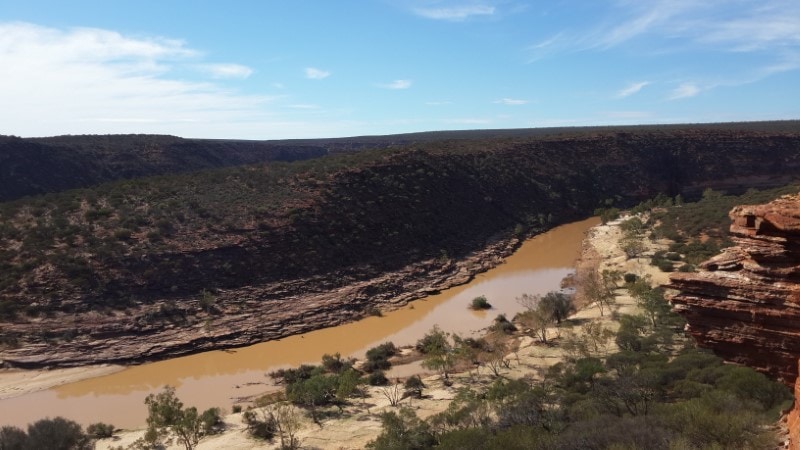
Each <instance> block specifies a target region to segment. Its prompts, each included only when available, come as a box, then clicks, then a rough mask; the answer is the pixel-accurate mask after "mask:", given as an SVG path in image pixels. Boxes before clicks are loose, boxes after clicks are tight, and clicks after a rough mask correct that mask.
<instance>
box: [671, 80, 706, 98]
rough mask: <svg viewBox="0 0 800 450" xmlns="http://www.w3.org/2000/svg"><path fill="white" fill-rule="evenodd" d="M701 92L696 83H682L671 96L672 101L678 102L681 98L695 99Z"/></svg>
mask: <svg viewBox="0 0 800 450" xmlns="http://www.w3.org/2000/svg"><path fill="white" fill-rule="evenodd" d="M700 91H701V89H700V87H698V86H697V85H696V84H695V83H681V84H680V85H679V86H678V87H676V88H675V89H673V90H672V93H670V95H669V99H670V100H678V99H681V98H689V97H694V96H695V95H697V94H699V93H700Z"/></svg>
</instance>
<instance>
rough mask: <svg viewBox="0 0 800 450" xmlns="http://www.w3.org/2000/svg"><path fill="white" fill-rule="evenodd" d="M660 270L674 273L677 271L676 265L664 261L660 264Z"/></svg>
mask: <svg viewBox="0 0 800 450" xmlns="http://www.w3.org/2000/svg"><path fill="white" fill-rule="evenodd" d="M658 269H659V270H661V271H662V272H672V271H674V270H675V265H674V264H673V263H672V261H669V260H666V259H662V260H661V261H659V262H658Z"/></svg>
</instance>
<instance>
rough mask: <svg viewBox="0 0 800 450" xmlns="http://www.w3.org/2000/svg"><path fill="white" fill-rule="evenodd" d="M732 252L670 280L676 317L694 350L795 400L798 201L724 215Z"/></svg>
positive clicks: (799, 331)
mask: <svg viewBox="0 0 800 450" xmlns="http://www.w3.org/2000/svg"><path fill="white" fill-rule="evenodd" d="M729 216H730V218H731V219H732V221H733V223H732V225H731V228H730V230H731V235H732V240H733V242H734V243H735V246H733V247H730V248H726V249H724V250H723V251H722V253H720V254H719V255H717V256H715V257H713V258H711V259H709V260H708V261H706V262H704V263H703V264H701V266H700V269H701V270H700V271H699V272H697V273H676V274H673V275H672V276H671V277H670V284H669V285H668V287H669V288H672V289H675V290H677V291H679V292H678V293H677V294H675V295H674V296H672V297H671V299H670V301H671V302H672V304H673V306H674V308H675V311H676V312H678V313H679V314H681V315H683V316H684V317H685V318H686V321H687V331H688V332H689V333H690V334H691V335H692V336H693V337H694V338H695V339H696V340H697V342H698V344H699V345H700V346H703V347H707V348H710V349H711V350H713V351H714V352H715V353H716V354H718V355H720V356H722V357H723V358H725V359H727V360H729V361H734V362H737V363H740V364H744V365H747V366H750V367H753V368H755V369H756V370H759V371H761V372H764V373H766V374H768V375H770V376H773V377H775V378H777V379H778V380H780V381H782V382H783V383H785V384H786V385H787V386H789V387H790V388H793V389H794V390H795V397H796V398H797V397H798V396H800V384H798V383H800V380H799V379H798V358H800V194H798V195H787V196H783V197H781V198H779V199H777V200H774V201H772V202H770V203H767V204H764V205H745V206H737V207H735V208H733V209H732V210H731V212H730V213H729ZM788 423H789V433H790V441H791V448H800V405H798V404H797V402H795V406H794V409H793V410H792V412H791V413H790V415H789V419H788Z"/></svg>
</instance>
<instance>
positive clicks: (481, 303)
mask: <svg viewBox="0 0 800 450" xmlns="http://www.w3.org/2000/svg"><path fill="white" fill-rule="evenodd" d="M491 307H492V305H491V304H490V303H489V301H488V300H487V299H486V296H485V295H481V296H479V297H475V298H473V299H472V303H471V304H470V308H472V309H474V310H480V309H490V308H491Z"/></svg>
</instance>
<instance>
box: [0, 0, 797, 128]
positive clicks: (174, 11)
mask: <svg viewBox="0 0 800 450" xmlns="http://www.w3.org/2000/svg"><path fill="white" fill-rule="evenodd" d="M798 118H800V1H797V0H757V1H750V0H706V1H697V0H690V1H687V0H638V1H633V0H609V1H603V0H585V1H577V0H575V1H569V0H564V1H558V0H552V1H548V2H532V1H529V2H524V1H516V0H360V1H358V0H335V1H334V0H284V1H278V0H269V1H268V0H263V1H226V2H222V1H201V0H195V1H184V0H170V1H164V0H159V1H150V0H138V1H107V0H97V1H86V0H72V1H69V2H63V1H39V0H26V1H24V2H23V1H2V3H0V134H13V135H18V136H49V135H57V134H83V133H90V134H105V133H163V134H174V135H178V136H184V137H203V138H243V139H279V138H304V137H337V136H355V135H368V134H391V133H405V132H415V131H429V130H448V129H475V128H525V127H547V126H573V125H575V126H577V125H605V124H646V123H678V122H680V123H685V122H720V121H740V120H771V119H798Z"/></svg>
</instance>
